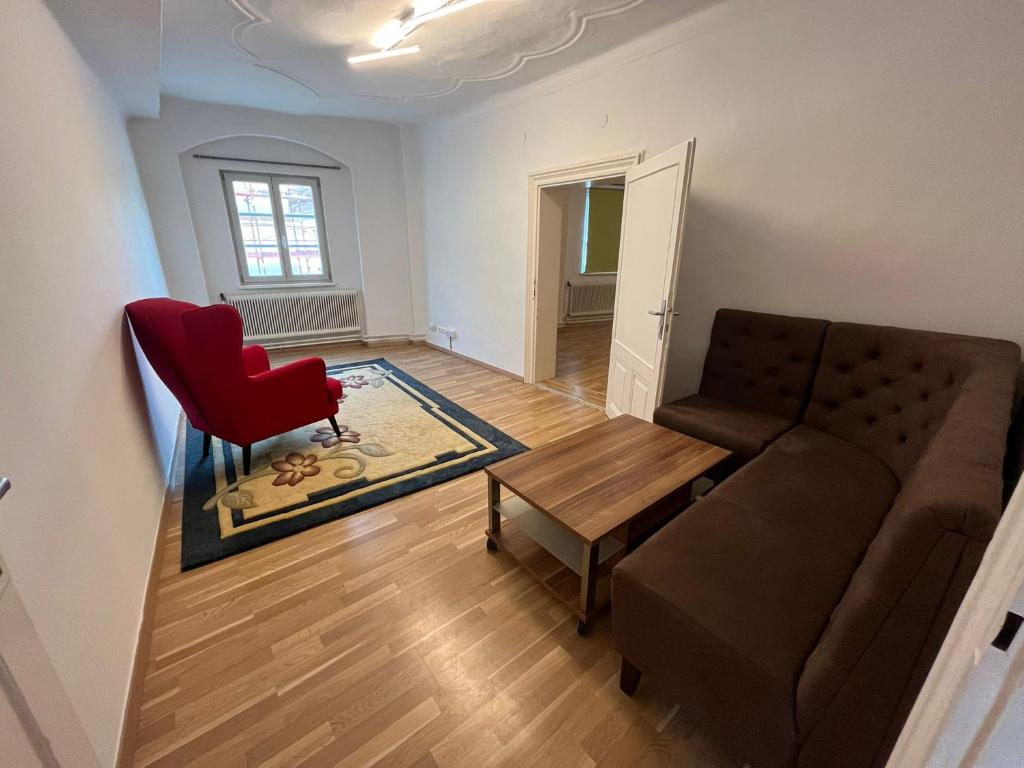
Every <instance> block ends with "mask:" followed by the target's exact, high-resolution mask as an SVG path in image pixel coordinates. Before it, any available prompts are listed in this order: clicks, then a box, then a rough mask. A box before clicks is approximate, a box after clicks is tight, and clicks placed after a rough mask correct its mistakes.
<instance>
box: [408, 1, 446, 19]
mask: <svg viewBox="0 0 1024 768" xmlns="http://www.w3.org/2000/svg"><path fill="white" fill-rule="evenodd" d="M447 2H448V0H416V2H415V3H413V4H412V15H413V16H424V15H426V14H428V13H433V12H434V11H436V10H437V9H438V8H440V7H441V6H442V5H444V4H445V3H447Z"/></svg>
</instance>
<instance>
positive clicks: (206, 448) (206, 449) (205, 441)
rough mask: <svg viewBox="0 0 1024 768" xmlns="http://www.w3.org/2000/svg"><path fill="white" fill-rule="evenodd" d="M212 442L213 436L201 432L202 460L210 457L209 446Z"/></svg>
mask: <svg viewBox="0 0 1024 768" xmlns="http://www.w3.org/2000/svg"><path fill="white" fill-rule="evenodd" d="M212 442H213V435H211V434H210V433H209V432H203V458H204V459H205V458H206V457H207V456H209V455H210V444H211V443H212Z"/></svg>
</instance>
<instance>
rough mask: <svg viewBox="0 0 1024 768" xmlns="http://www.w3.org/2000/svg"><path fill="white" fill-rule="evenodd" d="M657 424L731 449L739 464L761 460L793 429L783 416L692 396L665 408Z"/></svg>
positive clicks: (660, 410) (659, 414) (658, 412)
mask: <svg viewBox="0 0 1024 768" xmlns="http://www.w3.org/2000/svg"><path fill="white" fill-rule="evenodd" d="M654 423H655V424H660V425H661V426H663V427H668V428H669V429H674V430H675V431H676V432H682V433H683V434H686V435H689V436H690V437H696V438H697V439H698V440H703V441H705V442H708V443H712V444H713V445H718V446H721V447H722V448H728V449H729V450H730V451H732V452H733V453H734V454H735V455H736V457H737V459H738V460H739V463H744V462H747V461H749V460H750V459H752V458H754V457H755V456H757V454H759V453H761V451H763V450H764V449H765V447H766V446H767V445H768V444H769V443H771V441H772V440H774V439H775V438H777V437H778V436H779V435H781V434H782V433H783V432H785V431H786V430H787V429H789V428H790V427H791V426H793V422H792V421H791V420H790V419H787V418H785V417H783V416H776V415H775V414H772V413H764V412H762V411H754V410H751V409H749V408H744V407H743V406H740V405H734V404H732V403H728V402H726V401H725V400H718V399H716V398H714V397H708V396H707V395H690V396H689V397H684V398H683V399H681V400H676V401H674V402H672V403H666V404H665V405H662V406H661V407H659V408H658V409H657V410H656V411H655V412H654Z"/></svg>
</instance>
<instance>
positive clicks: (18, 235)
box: [0, 0, 178, 765]
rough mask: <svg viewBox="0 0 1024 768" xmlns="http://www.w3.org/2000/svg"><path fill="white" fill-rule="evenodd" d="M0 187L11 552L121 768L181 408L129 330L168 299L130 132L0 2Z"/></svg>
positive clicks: (1, 463)
mask: <svg viewBox="0 0 1024 768" xmlns="http://www.w3.org/2000/svg"><path fill="white" fill-rule="evenodd" d="M0 189H2V190H3V205H2V206H0V232H2V233H3V249H2V251H0V262H2V269H0V274H2V279H0V328H2V329H3V353H2V363H0V365H2V367H0V425H2V426H0V430H2V435H3V439H2V441H0V474H4V475H8V476H10V477H11V479H12V480H13V485H14V487H13V490H12V491H11V492H10V493H9V494H8V495H7V497H6V498H5V499H4V500H3V502H2V506H0V548H2V549H3V554H4V557H5V559H6V560H7V563H8V565H9V566H10V569H11V574H12V576H13V580H14V584H15V585H16V586H17V589H18V592H19V593H20V595H21V598H22V600H23V602H24V604H25V607H26V608H27V610H28V613H29V615H30V616H31V618H32V621H33V623H34V624H35V628H36V631H37V632H38V634H39V636H40V638H41V639H42V642H43V645H44V646H45V649H46V651H47V653H48V655H49V657H50V659H51V661H52V662H53V667H54V669H55V670H56V673H57V676H58V677H59V679H60V681H61V683H62V684H63V687H64V689H65V690H66V692H67V694H68V698H69V699H70V702H71V705H72V706H73V708H74V710H75V712H76V713H77V716H78V718H79V720H80V721H81V724H82V726H83V727H84V730H85V733H86V735H87V736H88V738H89V741H90V743H91V745H92V748H93V750H94V751H95V754H96V757H97V759H98V761H99V763H100V764H101V765H112V764H113V761H114V756H115V753H116V749H117V744H118V738H119V735H120V727H121V720H122V715H123V711H124V705H125V701H126V698H127V692H128V682H129V677H130V672H131V668H132V662H133V658H134V654H135V648H136V641H137V639H138V632H139V624H140V621H141V617H142V603H143V595H144V592H145V589H146V580H147V577H148V574H149V566H150V562H151V560H152V556H153V548H154V544H155V537H156V532H157V525H158V518H159V513H160V510H161V502H162V499H163V492H164V488H165V480H166V470H167V466H168V463H169V459H170V454H171V451H172V448H173V439H174V432H175V429H174V428H175V426H176V420H177V414H178V409H177V406H176V404H175V403H174V402H173V401H172V400H171V399H170V397H169V396H168V395H167V394H166V392H165V391H164V390H163V388H162V386H161V385H160V384H159V383H157V382H156V380H155V378H154V377H153V375H152V373H151V371H149V369H148V368H147V367H146V366H145V365H142V366H141V367H142V369H143V373H142V375H141V376H140V373H139V368H140V366H139V365H138V364H137V362H136V355H135V351H134V349H133V344H132V339H131V335H130V333H129V330H128V326H127V323H126V321H125V317H124V305H125V303H127V302H129V301H131V300H133V299H136V298H139V297H142V296H153V295H161V294H164V293H165V290H166V286H165V283H164V279H163V275H162V273H161V270H160V262H159V259H158V257H157V253H156V249H155V246H154V242H153V235H152V231H151V228H150V223H149V218H148V215H147V212H146V205H145V201H144V199H143V196H142V190H141V188H140V186H139V180H138V175H137V171H136V168H135V165H134V162H133V160H132V153H131V147H130V145H129V143H128V138H127V135H126V132H125V128H124V123H123V119H122V117H121V115H120V114H119V113H118V112H117V110H115V108H114V106H113V102H112V101H111V100H110V98H109V97H108V95H107V93H105V92H104V91H103V90H102V88H101V86H100V85H99V83H98V81H97V80H96V78H95V76H94V75H93V74H92V72H91V71H90V70H89V69H88V68H87V67H86V66H85V64H84V63H83V62H82V60H81V58H80V57H79V55H78V53H77V52H76V51H75V50H74V48H73V47H72V45H71V43H70V42H69V40H68V39H67V37H66V36H65V35H64V33H63V32H62V30H61V29H60V27H58V25H57V24H56V22H55V21H54V19H53V17H52V16H51V15H50V13H49V11H48V10H47V9H46V8H45V6H44V5H43V4H42V3H41V2H40V0H4V2H3V3H0ZM147 403H148V405H147ZM20 682H21V683H22V685H23V686H25V687H30V686H31V681H20Z"/></svg>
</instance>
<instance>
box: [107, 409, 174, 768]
mask: <svg viewBox="0 0 1024 768" xmlns="http://www.w3.org/2000/svg"><path fill="white" fill-rule="evenodd" d="M184 460H185V414H181V415H180V416H179V417H178V428H177V434H176V437H175V441H174V453H173V454H172V458H171V470H170V472H169V473H168V475H167V488H166V489H165V490H164V500H163V505H162V506H161V507H160V522H159V525H158V526H157V532H156V543H155V545H154V547H153V559H152V560H151V561H150V566H149V580H148V581H147V583H146V593H145V596H144V597H143V602H142V623H141V624H140V625H139V642H138V644H137V645H136V647H135V660H134V662H133V663H132V673H131V678H130V680H129V681H128V699H127V701H126V702H125V709H124V717H123V718H122V720H121V741H120V746H119V747H118V750H117V762H116V766H117V768H129V767H130V766H131V765H132V763H133V762H134V758H135V748H136V746H137V745H136V738H137V736H138V732H139V721H140V716H141V710H142V694H143V687H144V684H145V682H146V664H147V662H148V661H149V651H150V648H151V647H152V645H153V621H154V618H155V617H156V593H157V590H158V589H159V587H160V573H161V571H162V570H163V566H164V549H165V547H164V544H165V543H166V541H167V526H168V525H169V524H170V517H171V514H170V512H171V508H172V507H173V506H174V490H175V488H176V487H177V478H178V474H179V472H180V471H181V467H182V464H183V462H184Z"/></svg>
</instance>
